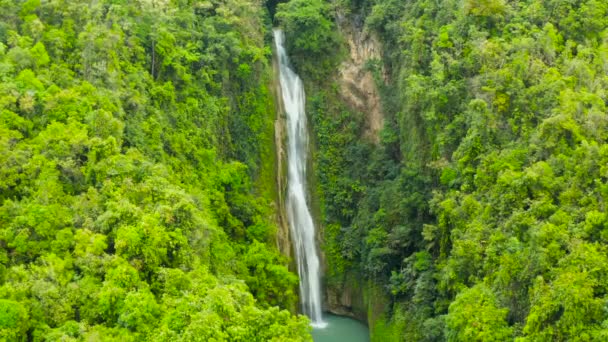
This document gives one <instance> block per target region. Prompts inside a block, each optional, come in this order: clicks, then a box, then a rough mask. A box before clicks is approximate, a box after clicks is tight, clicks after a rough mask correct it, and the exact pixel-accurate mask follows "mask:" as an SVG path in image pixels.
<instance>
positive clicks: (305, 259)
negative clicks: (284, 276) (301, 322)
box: [274, 29, 326, 327]
mask: <svg viewBox="0 0 608 342" xmlns="http://www.w3.org/2000/svg"><path fill="white" fill-rule="evenodd" d="M274 40H275V44H276V48H277V54H278V57H279V79H280V85H281V94H282V97H283V104H284V107H285V112H286V114H287V141H288V147H287V159H288V165H287V168H288V178H287V192H288V193H287V216H288V220H289V227H290V230H291V235H292V240H293V243H294V245H295V252H296V258H297V263H298V275H299V276H300V297H301V300H302V309H303V311H304V314H306V315H307V316H308V317H310V319H311V321H312V325H313V326H314V327H324V326H325V325H326V323H325V322H323V317H322V313H321V283H320V278H319V256H318V255H317V249H316V246H315V226H314V224H313V220H312V216H311V215H310V210H309V208H308V205H307V204H306V159H307V155H308V130H307V128H306V112H305V111H304V103H305V100H306V97H305V95H304V86H303V85H302V80H301V79H300V77H299V76H298V75H297V74H296V73H295V72H294V71H293V70H292V69H291V68H290V66H289V58H288V57H287V53H286V52H285V47H284V43H285V35H284V34H283V31H281V30H279V29H276V30H274Z"/></svg>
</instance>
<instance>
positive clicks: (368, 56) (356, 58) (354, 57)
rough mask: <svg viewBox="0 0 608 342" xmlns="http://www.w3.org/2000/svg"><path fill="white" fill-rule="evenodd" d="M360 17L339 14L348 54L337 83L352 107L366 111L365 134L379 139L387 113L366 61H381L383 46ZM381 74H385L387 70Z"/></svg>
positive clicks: (367, 136) (341, 93) (373, 139)
mask: <svg viewBox="0 0 608 342" xmlns="http://www.w3.org/2000/svg"><path fill="white" fill-rule="evenodd" d="M359 21H360V20H357V19H356V18H355V19H354V20H351V19H346V18H344V16H342V15H338V24H339V27H340V30H341V31H342V36H343V37H344V39H345V40H346V42H347V45H348V57H347V58H346V60H345V61H344V62H343V63H342V65H341V66H340V70H339V71H338V72H339V73H338V83H339V85H340V95H341V96H342V99H343V101H344V102H345V103H346V104H347V105H348V106H350V107H351V109H353V110H356V111H359V112H361V113H364V114H365V116H366V119H367V120H366V124H367V127H366V130H365V137H366V138H368V139H370V140H371V141H373V142H375V143H378V142H379V140H380V139H379V138H380V136H379V133H380V130H381V129H382V127H383V126H384V115H383V113H382V105H381V103H380V94H379V92H378V89H377V87H376V82H375V80H374V77H373V74H372V72H371V71H369V69H368V68H366V65H367V63H368V62H369V61H374V60H375V61H381V60H382V58H381V57H382V56H381V51H382V50H381V46H380V43H379V40H378V39H377V38H376V37H375V36H374V35H372V34H371V33H369V32H367V31H366V30H365V29H364V28H363V25H362V24H361V23H359V24H358V22H359ZM382 74H383V77H384V78H385V72H384V70H382Z"/></svg>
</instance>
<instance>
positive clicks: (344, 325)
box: [312, 314, 369, 342]
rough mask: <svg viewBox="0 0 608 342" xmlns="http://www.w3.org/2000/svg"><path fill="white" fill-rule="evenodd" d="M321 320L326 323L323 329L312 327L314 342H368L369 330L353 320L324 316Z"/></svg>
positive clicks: (330, 315)
mask: <svg viewBox="0 0 608 342" xmlns="http://www.w3.org/2000/svg"><path fill="white" fill-rule="evenodd" d="M323 320H324V321H325V323H327V325H326V326H325V327H324V328H314V327H313V330H312V339H313V340H314V341H315V342H369V329H368V328H367V326H365V324H363V323H361V322H359V321H357V320H355V319H352V318H350V317H344V316H336V315H332V314H325V315H323Z"/></svg>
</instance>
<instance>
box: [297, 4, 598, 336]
mask: <svg viewBox="0 0 608 342" xmlns="http://www.w3.org/2000/svg"><path fill="white" fill-rule="evenodd" d="M294 2H295V0H294ZM338 10H339V11H341V12H342V15H347V16H348V17H349V18H350V20H351V22H356V20H358V19H357V18H365V19H364V22H365V25H364V29H365V30H369V31H371V32H374V33H376V34H377V35H378V36H379V37H380V39H381V41H382V43H383V46H384V57H383V59H384V60H383V61H382V63H377V61H371V62H372V63H370V65H369V66H370V68H371V69H372V70H375V72H376V73H377V74H378V76H380V70H379V68H378V67H379V65H380V64H384V67H385V68H386V71H387V73H388V75H389V77H388V78H389V83H388V84H387V85H385V84H383V82H382V81H381V77H378V81H379V82H378V84H379V87H380V92H381V93H382V97H383V102H384V103H383V106H384V112H385V115H386V118H385V119H386V124H385V128H384V130H383V131H382V133H381V137H380V141H381V143H380V144H378V145H374V144H373V143H371V142H366V141H364V139H362V136H363V135H362V132H363V129H364V128H363V127H364V122H365V114H366V113H353V112H352V110H348V108H347V107H348V106H345V105H344V104H341V103H340V100H339V96H338V93H337V92H336V90H335V88H336V87H334V86H331V85H330V86H326V87H324V88H323V89H322V90H318V91H314V92H309V113H310V115H311V117H312V120H313V123H314V132H315V141H316V154H315V162H316V164H315V168H316V172H317V180H318V189H319V194H320V196H321V208H322V214H323V223H324V227H325V239H326V241H325V248H326V256H327V262H328V274H327V282H328V285H329V286H333V287H338V288H339V287H340V286H345V284H343V283H342V282H344V279H352V278H353V277H346V275H347V274H355V275H356V277H355V279H356V278H357V277H360V278H363V279H367V280H368V281H371V282H372V283H375V284H377V285H378V286H379V287H380V288H381V289H383V292H384V295H383V297H384V298H386V300H387V301H388V303H389V305H388V306H387V307H386V308H385V310H384V311H383V312H382V313H381V316H382V317H383V318H382V319H380V320H379V321H376V322H375V321H374V319H377V318H378V315H377V314H376V313H373V314H375V315H376V316H374V317H372V316H373V315H372V316H370V324H371V327H372V333H373V334H374V336H375V337H377V339H378V340H387V339H397V338H398V339H402V340H405V341H415V340H421V341H422V340H424V341H431V340H432V341H440V340H450V341H494V340H513V339H517V340H520V341H565V340H581V341H591V340H596V341H597V340H606V339H607V338H608V313H607V312H606V310H605V304H606V302H607V300H608V278H607V275H608V248H607V247H606V243H607V242H608V235H607V232H608V230H607V229H608V217H607V216H606V205H605V202H606V199H607V198H608V187H607V186H606V183H607V181H608V178H607V177H608V176H607V175H606V165H607V163H608V144H607V142H608V134H607V132H608V130H607V128H608V112H607V108H606V104H607V103H608V93H607V92H606V90H607V89H608V4H607V3H606V2H605V1H599V0H575V1H561V0H550V1H540V0H525V1H477V0H465V1H430V0H413V1H400V0H368V1H366V0H351V1H346V0H345V1H342V2H339V5H338ZM296 34H298V32H296ZM301 34H302V35H306V32H305V31H302V33H301ZM300 39H303V40H305V39H306V37H305V36H303V37H300ZM294 58H297V53H294ZM318 86H319V85H318V84H316V85H315V84H311V86H310V87H309V89H315V87H317V88H318ZM346 286H348V284H346ZM374 300H375V299H374V298H371V299H370V301H372V302H373V301H374Z"/></svg>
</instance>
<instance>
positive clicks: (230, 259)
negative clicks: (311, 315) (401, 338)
mask: <svg viewBox="0 0 608 342" xmlns="http://www.w3.org/2000/svg"><path fill="white" fill-rule="evenodd" d="M0 8H1V10H0V200H1V205H0V298H2V299H0V339H2V340H7V341H25V340H34V341H42V340H49V341H50V340H62V341H76V340H95V341H98V340H100V341H102V340H112V341H117V340H121V341H131V340H159V341H160V340H162V341H228V340H230V341H270V340H275V341H279V340H280V341H286V340H295V341H301V340H307V339H309V338H310V336H309V327H308V323H307V320H306V319H305V318H304V317H295V316H293V315H292V314H291V313H290V312H288V311H286V310H283V309H290V310H293V308H294V307H295V303H296V301H297V295H296V293H295V289H296V287H297V277H296V276H295V275H294V274H293V273H291V272H289V271H288V269H287V263H288V261H287V260H285V258H284V257H283V256H281V255H280V254H279V252H278V251H277V250H276V248H275V247H274V239H275V234H276V224H275V220H274V215H275V212H274V210H275V209H274V206H273V203H272V202H273V201H274V199H275V197H274V196H275V192H276V190H275V189H274V188H273V186H274V185H273V184H274V180H273V177H274V157H273V156H274V151H273V142H274V138H273V118H274V112H275V110H274V104H273V100H272V96H271V94H270V91H269V86H270V82H271V77H270V67H269V64H270V63H269V59H270V49H269V48H268V45H269V44H268V43H269V40H268V38H269V36H268V29H267V27H266V25H267V23H268V22H269V19H268V17H267V14H266V12H265V11H264V10H263V9H264V7H263V6H262V3H260V2H257V1H249V0H211V1H198V0H192V1H145V0H142V1H121V0H113V1H110V0H104V1H90V2H88V1H87V2H85V1H72V0H58V1H39V0H27V1H15V0H0ZM280 308H281V309H280Z"/></svg>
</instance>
